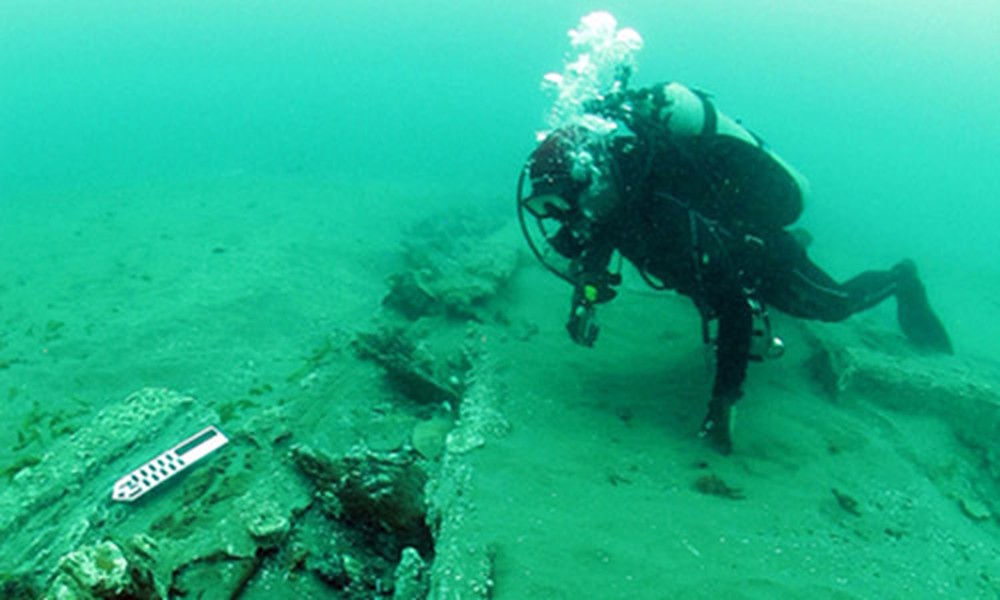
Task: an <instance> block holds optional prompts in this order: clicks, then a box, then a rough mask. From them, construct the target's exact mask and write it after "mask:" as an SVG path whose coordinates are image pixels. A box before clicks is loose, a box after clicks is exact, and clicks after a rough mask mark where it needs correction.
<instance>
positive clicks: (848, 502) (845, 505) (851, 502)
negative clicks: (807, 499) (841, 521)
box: [830, 488, 861, 517]
mask: <svg viewBox="0 0 1000 600" xmlns="http://www.w3.org/2000/svg"><path fill="white" fill-rule="evenodd" d="M830 492H832V493H833V497H834V498H836V499H837V505H838V506H840V508H842V509H843V510H844V512H846V513H850V514H852V515H854V516H855V517H860V516H861V509H860V508H859V507H858V501H857V500H855V499H854V498H853V497H851V496H849V495H847V494H845V493H844V492H842V491H840V490H838V489H837V488H831V489H830Z"/></svg>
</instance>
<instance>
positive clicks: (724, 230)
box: [553, 136, 900, 451]
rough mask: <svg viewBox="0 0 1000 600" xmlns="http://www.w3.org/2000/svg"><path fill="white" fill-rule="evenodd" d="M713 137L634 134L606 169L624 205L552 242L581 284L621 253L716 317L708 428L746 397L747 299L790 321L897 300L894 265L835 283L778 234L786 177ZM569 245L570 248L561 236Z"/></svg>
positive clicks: (793, 210)
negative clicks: (653, 138) (646, 138)
mask: <svg viewBox="0 0 1000 600" xmlns="http://www.w3.org/2000/svg"><path fill="white" fill-rule="evenodd" d="M714 137H715V138H716V140H714V141H712V140H708V139H706V138H700V137H699V138H692V139H686V140H685V139H681V140H669V141H662V142H657V143H656V144H655V145H654V144H651V143H644V142H642V141H641V140H639V139H636V138H622V139H619V140H616V141H615V142H614V144H613V145H612V147H611V149H610V155H611V157H612V161H611V163H610V170H611V172H612V173H613V178H614V179H615V185H616V186H617V188H618V195H619V197H620V201H619V202H618V203H617V204H616V205H615V206H614V207H613V208H611V209H610V210H608V211H607V212H604V213H602V214H598V215H597V216H596V217H595V215H594V214H593V212H591V213H590V214H588V215H586V218H584V217H579V218H578V220H574V219H569V220H567V221H566V224H565V226H564V227H563V230H562V231H560V232H559V234H558V235H557V236H555V237H556V239H554V240H553V242H554V245H555V246H556V247H557V248H558V247H560V244H563V246H564V250H565V252H564V253H565V254H567V255H568V256H570V257H571V258H574V259H575V265H576V270H577V277H578V281H579V283H580V284H586V283H588V282H606V281H608V277H607V269H608V265H609V262H610V259H611V256H612V254H613V252H614V251H615V250H617V251H618V252H619V253H620V254H621V255H622V256H623V257H624V258H625V259H627V260H629V261H630V262H631V263H633V264H634V265H635V266H636V267H637V268H638V269H639V270H640V271H641V272H642V273H643V274H644V275H645V276H646V277H647V278H648V280H649V281H650V282H651V283H654V284H657V285H658V286H662V287H664V288H669V289H674V290H676V291H677V292H679V293H681V294H683V295H686V296H689V297H690V298H692V299H693V300H694V302H695V304H696V305H697V306H698V308H699V310H700V311H701V313H702V315H703V317H704V318H705V319H718V330H717V339H716V372H715V373H716V374H715V382H714V386H713V393H712V401H711V403H710V411H709V417H708V418H707V419H706V423H709V422H710V421H711V419H712V418H713V414H715V415H716V416H715V417H714V418H716V419H722V418H725V419H728V410H729V407H730V406H731V405H732V403H733V402H735V401H736V400H737V399H738V398H739V397H740V395H741V387H742V383H743V381H744V379H745V376H746V370H747V366H748V362H749V359H750V347H751V341H752V328H753V313H752V308H751V304H750V302H749V300H751V299H754V300H756V301H758V302H762V303H766V304H767V305H770V306H773V307H774V308H777V309H779V310H781V311H782V312H785V313H788V314H790V315H793V316H796V317H801V318H806V319H817V320H823V321H839V320H842V319H845V318H847V317H848V316H850V315H852V314H854V313H856V312H859V311H862V310H865V309H867V308H870V307H872V306H874V305H875V304H878V303H879V302H881V301H883V300H885V299H886V298H888V297H890V296H892V295H893V294H894V293H895V292H896V290H897V286H898V283H899V280H900V273H899V271H898V269H893V270H885V271H869V272H865V273H863V274H861V275H859V276H857V277H855V278H853V279H851V280H850V281H848V282H846V283H843V284H840V283H837V282H836V281H835V280H834V279H833V278H832V277H830V276H829V275H827V274H826V273H825V272H824V271H823V270H822V269H820V268H819V267H818V266H817V265H816V264H814V263H813V262H812V261H811V260H810V259H809V257H808V255H807V253H806V250H805V248H803V247H802V245H801V244H800V243H799V242H798V241H797V240H796V239H795V237H794V236H793V235H792V234H791V233H789V232H788V231H787V230H786V229H785V227H784V226H785V225H787V224H789V223H790V222H792V221H794V220H795V218H797V216H798V213H799V212H800V210H801V205H799V206H787V204H788V198H790V197H791V196H789V194H788V190H787V189H785V188H786V187H787V185H788V182H782V181H778V180H776V179H775V177H770V176H767V175H766V174H765V175H764V176H760V171H756V170H755V167H754V164H753V163H755V162H759V161H762V160H770V159H769V158H767V157H766V155H765V154H764V152H763V150H760V149H759V148H756V147H753V146H751V145H749V144H747V143H745V142H742V141H740V140H735V139H734V138H728V139H722V136H714ZM719 140H721V142H719ZM717 142H719V143H717ZM755 153H756V154H757V156H755ZM720 155H724V156H721V157H720ZM736 161H741V166H740V165H737V162H736ZM747 163H749V165H747ZM727 165H728V166H729V167H731V169H729V171H728V172H727V170H726V169H725V168H724V167H726V166H727ZM758 166H759V165H758ZM772 171H773V169H772ZM754 186H756V187H757V189H755V190H751V189H749V188H750V187H754ZM798 198H799V200H800V201H801V198H800V197H798ZM583 222H585V223H586V227H587V232H586V234H585V235H579V234H578V232H577V234H576V235H571V234H573V232H574V231H576V230H577V229H579V225H576V224H574V223H583ZM559 238H562V239H563V240H564V242H561V241H560V239H559ZM570 238H572V240H573V242H569V241H566V240H569V239H570ZM580 240H584V241H583V242H581V241H580ZM612 296H613V293H603V294H601V295H600V297H601V298H603V299H607V298H610V297H612ZM576 297H577V298H579V294H577V295H576ZM723 413H725V417H723V416H722V414H723ZM709 426H711V425H709ZM723 437H725V439H724V440H722V442H721V445H722V446H724V447H723V450H726V451H728V447H727V446H728V444H729V440H728V434H725V435H724V436H723Z"/></svg>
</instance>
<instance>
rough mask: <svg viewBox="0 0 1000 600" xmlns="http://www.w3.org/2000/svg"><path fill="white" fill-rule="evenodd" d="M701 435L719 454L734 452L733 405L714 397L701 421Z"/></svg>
mask: <svg viewBox="0 0 1000 600" xmlns="http://www.w3.org/2000/svg"><path fill="white" fill-rule="evenodd" d="M698 436H699V437H701V438H702V439H704V440H705V441H706V442H708V444H709V445H710V446H711V447H712V449H713V450H715V451H716V452H718V453H719V454H723V455H729V454H732V452H733V405H732V402H727V401H725V400H723V399H721V398H713V399H712V401H711V402H709V403H708V414H707V415H706V416H705V420H704V421H702V423H701V432H699V434H698Z"/></svg>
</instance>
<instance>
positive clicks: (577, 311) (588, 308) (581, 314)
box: [566, 285, 601, 348]
mask: <svg viewBox="0 0 1000 600" xmlns="http://www.w3.org/2000/svg"><path fill="white" fill-rule="evenodd" d="M598 297H599V294H598V290H597V287H595V286H593V285H581V286H577V287H576V289H575V290H573V302H572V305H571V306H570V309H569V321H568V322H567V323H566V331H568V332H569V337H570V338H571V339H572V340H573V341H574V342H576V343H577V344H580V345H581V346H586V347H587V348H591V347H593V345H594V342H595V341H597V333H598V332H599V331H600V329H601V328H600V327H599V326H598V325H597V308H596V306H595V305H596V303H597V301H598Z"/></svg>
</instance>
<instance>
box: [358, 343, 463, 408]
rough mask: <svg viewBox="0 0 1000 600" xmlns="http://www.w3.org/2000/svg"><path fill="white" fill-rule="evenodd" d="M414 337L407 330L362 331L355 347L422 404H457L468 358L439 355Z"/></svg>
mask: <svg viewBox="0 0 1000 600" xmlns="http://www.w3.org/2000/svg"><path fill="white" fill-rule="evenodd" d="M414 337H415V336H414V334H412V333H411V332H410V330H407V329H403V328H399V327H383V328H381V329H380V330H379V331H377V332H375V333H359V334H358V337H357V338H356V340H355V342H354V348H355V350H356V351H357V353H358V356H359V357H360V358H364V359H367V360H371V361H374V362H375V363H376V364H378V365H379V366H381V367H382V368H383V369H385V372H386V376H387V377H388V378H389V381H390V382H391V383H392V384H393V385H394V386H395V387H396V388H397V389H398V390H399V391H400V392H401V393H402V394H404V395H405V396H406V397H408V398H410V399H411V400H413V401H415V402H417V403H418V404H426V405H431V406H437V405H440V404H441V403H443V402H449V403H452V404H457V403H458V402H459V401H460V400H461V398H462V392H463V391H464V385H463V382H464V380H465V373H466V372H467V371H468V370H469V362H468V360H467V358H466V357H465V356H464V354H462V353H458V354H456V355H455V356H454V357H452V358H450V359H441V358H438V357H437V356H435V355H434V354H432V353H431V352H429V351H428V350H427V348H426V346H425V345H423V344H422V343H420V342H419V341H416V340H415V339H414Z"/></svg>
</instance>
